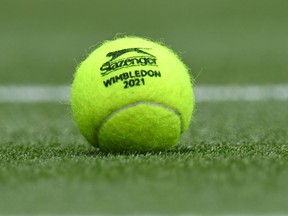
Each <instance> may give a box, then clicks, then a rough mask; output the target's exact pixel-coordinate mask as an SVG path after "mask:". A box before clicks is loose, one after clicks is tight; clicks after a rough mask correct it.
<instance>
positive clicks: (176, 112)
mask: <svg viewBox="0 0 288 216" xmlns="http://www.w3.org/2000/svg"><path fill="white" fill-rule="evenodd" d="M140 104H148V105H151V106H157V107H162V108H164V109H166V110H169V111H171V112H173V113H174V114H175V115H177V116H178V117H179V119H180V125H181V127H180V129H181V133H182V132H183V121H182V116H181V114H180V112H178V111H177V110H175V109H173V108H171V107H169V106H167V105H165V104H161V103H157V102H153V101H137V102H135V103H132V104H128V105H125V106H123V107H121V108H119V109H117V110H114V111H113V112H111V113H110V114H109V115H107V116H106V117H105V118H104V119H103V120H102V121H101V123H100V124H99V125H98V126H97V129H96V135H97V139H98V137H99V131H100V129H101V128H102V126H103V125H104V124H105V123H106V122H107V121H108V120H109V119H111V118H112V117H113V116H114V115H115V114H117V113H119V112H121V111H123V110H125V109H128V108H131V107H135V106H137V105H140Z"/></svg>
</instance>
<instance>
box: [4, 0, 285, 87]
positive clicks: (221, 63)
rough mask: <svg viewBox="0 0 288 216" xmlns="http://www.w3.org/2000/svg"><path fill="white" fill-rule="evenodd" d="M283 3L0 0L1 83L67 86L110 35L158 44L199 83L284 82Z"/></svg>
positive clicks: (279, 0) (252, 0) (281, 0)
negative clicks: (171, 51) (177, 56)
mask: <svg viewBox="0 0 288 216" xmlns="http://www.w3.org/2000/svg"><path fill="white" fill-rule="evenodd" d="M287 11H288V1H286V0H274V1H271V0H243V1H232V0H165V1H160V0H158V1H155V0H145V1H135V0H121V1H118V0H97V1H96V0H94V1H93V0H69V1H68V0H57V1H56V0H25V1H19V0H0V47H1V49H0V50H1V51H0V84H2V85H3V84H69V83H71V81H72V77H73V73H74V71H75V68H76V66H77V64H78V63H79V62H81V61H82V60H83V59H84V58H85V57H86V56H87V53H89V52H91V50H93V47H95V46H96V45H97V44H98V43H99V42H101V41H103V40H106V39H111V38H113V37H114V36H115V35H116V34H119V33H120V34H123V33H124V34H128V35H130V34H133V35H138V36H145V37H149V38H152V39H155V40H161V41H164V42H165V43H167V44H168V45H169V46H171V47H172V48H174V49H175V50H176V51H177V52H179V53H180V55H182V56H183V58H184V60H185V62H186V63H187V64H188V65H189V67H190V68H191V70H192V73H193V75H194V76H195V77H196V79H197V84H273V83H283V82H287V80H288V76H287V72H288V63H287V62H288V61H287V59H288V28H287V21H288V13H287Z"/></svg>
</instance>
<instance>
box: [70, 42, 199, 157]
mask: <svg viewBox="0 0 288 216" xmlns="http://www.w3.org/2000/svg"><path fill="white" fill-rule="evenodd" d="M71 105H72V111H73V115H74V118H75V120H76V123H77V125H78V127H79V129H80V131H81V132H82V134H83V135H84V137H86V139H87V140H88V141H89V143H91V144H92V145H94V146H95V147H99V148H100V149H102V150H104V151H107V152H123V151H140V152H145V151H156V150H165V149H168V148H170V147H172V146H174V145H176V144H177V142H178V140H179V136H180V134H181V133H182V132H184V131H185V130H186V129H187V128H188V126H189V124H190V120H191V115H192V111H193V108H194V95H193V90H192V82H191V77H190V75H189V71H188V69H187V67H186V66H185V64H184V63H183V62H182V61H181V60H180V58H179V57H178V56H177V55H176V54H175V53H174V52H173V51H172V50H170V49H169V48H167V47H166V46H164V45H161V44H159V43H156V42H153V41H150V40H148V39H144V38H139V37H124V38H119V39H115V40H112V41H106V42H104V43H103V44H102V45H100V46H99V47H98V48H97V49H96V50H94V51H93V52H92V53H91V54H90V55H89V56H88V57H87V59H86V60H84V61H83V62H82V63H81V64H80V65H79V67H78V69H77V72H76V73H75V77H74V81H73V84H72V95H71Z"/></svg>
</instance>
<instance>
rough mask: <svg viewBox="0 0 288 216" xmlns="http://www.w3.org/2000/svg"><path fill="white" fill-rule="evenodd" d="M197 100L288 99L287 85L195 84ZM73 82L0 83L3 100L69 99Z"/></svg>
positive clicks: (22, 101) (55, 100) (1, 100)
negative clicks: (61, 83)
mask: <svg viewBox="0 0 288 216" xmlns="http://www.w3.org/2000/svg"><path fill="white" fill-rule="evenodd" d="M194 91H195V97H196V102H213V101H214V102H218V101H219V102H220V101H241V100H242V101H265V100H277V101H288V84H287V85H268V86H265V85H263V86H261V85H259V86H257V85H255V86H225V85H223V86H220V85H219V86H217V85H215V86H208V85H200V86H196V87H195V88H194ZM69 97H70V86H16V85H15V86H12V85H10V86H0V102H1V103H14V102H17V103H39V102H64V103H66V102H69Z"/></svg>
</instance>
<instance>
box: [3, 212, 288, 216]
mask: <svg viewBox="0 0 288 216" xmlns="http://www.w3.org/2000/svg"><path fill="white" fill-rule="evenodd" d="M2 215H3V216H4V215H5V216H31V215H32V216H33V215H37V216H100V215H101V216H124V215H125V216H166V215H170V216H173V215H175V216H176V215H177V216H210V215H213V216H288V214H281V213H247V214H245V213H243V214H237V213H223V214H219V213H215V214H211V213H210V214H209V213H199V214H197V213H191V214H190V213H184V214H183V213H180V214H177V213H174V214H173V213H172V214H161V213H159V214H155V213H151V214H141V213H140V214H137V213H133V214H129V213H128V214H105V213H103V214H97V213H95V214H85V213H84V214H73V213H72V214H65V213H64V214H60V213H59V214H41V213H37V214H33V213H32V214H0V216H2Z"/></svg>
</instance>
